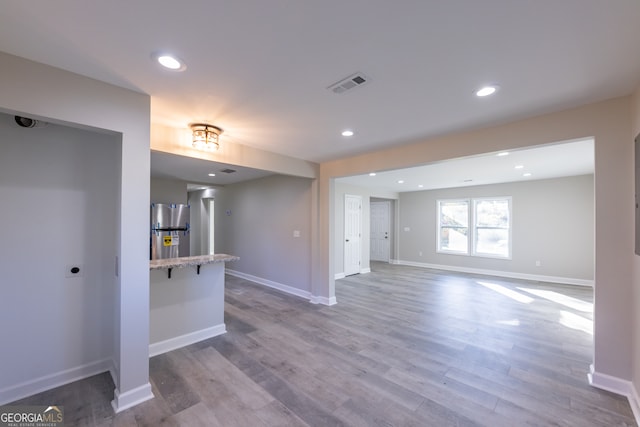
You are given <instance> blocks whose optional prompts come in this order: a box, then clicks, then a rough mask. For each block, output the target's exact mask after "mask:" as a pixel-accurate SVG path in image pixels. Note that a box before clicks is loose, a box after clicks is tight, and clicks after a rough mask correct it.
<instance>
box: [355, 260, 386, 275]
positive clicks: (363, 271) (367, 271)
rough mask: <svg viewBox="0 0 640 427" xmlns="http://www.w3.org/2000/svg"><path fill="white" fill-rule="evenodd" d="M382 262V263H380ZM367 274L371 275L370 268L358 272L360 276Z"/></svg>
mask: <svg viewBox="0 0 640 427" xmlns="http://www.w3.org/2000/svg"><path fill="white" fill-rule="evenodd" d="M382 262H384V261H382ZM367 273H371V269H370V268H363V269H361V270H360V274H367Z"/></svg>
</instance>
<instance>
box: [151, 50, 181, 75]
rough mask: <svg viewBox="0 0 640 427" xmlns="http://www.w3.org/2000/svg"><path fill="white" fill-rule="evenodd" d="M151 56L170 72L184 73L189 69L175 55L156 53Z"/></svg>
mask: <svg viewBox="0 0 640 427" xmlns="http://www.w3.org/2000/svg"><path fill="white" fill-rule="evenodd" d="M151 56H152V57H153V59H155V60H156V61H158V63H159V64H160V65H162V66H163V67H164V68H166V69H168V70H172V71H184V70H186V69H187V66H186V64H185V63H184V62H183V61H181V60H180V59H179V58H177V57H176V56H174V55H170V54H168V53H154V54H153V55H151Z"/></svg>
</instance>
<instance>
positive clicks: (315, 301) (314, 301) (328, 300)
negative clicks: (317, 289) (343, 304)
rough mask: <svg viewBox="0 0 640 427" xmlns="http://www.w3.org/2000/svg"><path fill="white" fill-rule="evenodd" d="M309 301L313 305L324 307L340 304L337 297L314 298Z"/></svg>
mask: <svg viewBox="0 0 640 427" xmlns="http://www.w3.org/2000/svg"><path fill="white" fill-rule="evenodd" d="M309 301H310V302H311V303H312V304H324V305H334V304H337V303H338V301H337V300H336V297H335V296H334V297H331V298H327V297H318V296H313V297H311V299H310V300H309Z"/></svg>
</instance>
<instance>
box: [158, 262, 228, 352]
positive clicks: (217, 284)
mask: <svg viewBox="0 0 640 427" xmlns="http://www.w3.org/2000/svg"><path fill="white" fill-rule="evenodd" d="M239 259H240V258H238V257H237V256H232V255H226V254H215V255H200V256H190V257H182V258H169V259H160V260H153V261H150V262H149V270H150V271H149V282H150V283H149V285H150V286H149V355H150V356H155V355H157V354H161V353H165V352H167V351H171V350H174V349H177V348H180V347H184V346H186V345H189V344H193V343H195V342H198V341H202V340H205V339H208V338H211V337H215V336H217V335H220V334H224V333H225V332H226V326H225V324H224V282H225V262H229V261H237V260H239ZM185 267H194V268H185ZM196 267H197V270H196ZM172 270H173V274H172Z"/></svg>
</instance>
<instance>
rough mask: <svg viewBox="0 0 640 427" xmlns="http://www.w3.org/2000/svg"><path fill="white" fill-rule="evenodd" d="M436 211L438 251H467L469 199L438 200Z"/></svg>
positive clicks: (465, 252) (462, 252) (463, 252)
mask: <svg viewBox="0 0 640 427" xmlns="http://www.w3.org/2000/svg"><path fill="white" fill-rule="evenodd" d="M438 212H439V214H438V219H439V225H438V230H439V233H438V251H440V252H452V253H459V254H467V253H469V201H468V200H442V201H439V202H438Z"/></svg>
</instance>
